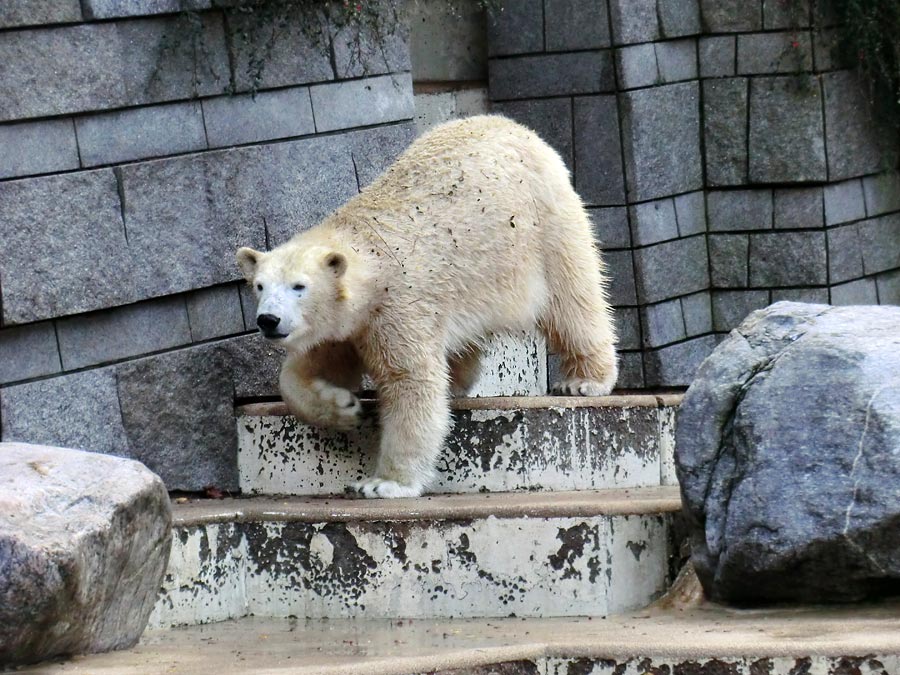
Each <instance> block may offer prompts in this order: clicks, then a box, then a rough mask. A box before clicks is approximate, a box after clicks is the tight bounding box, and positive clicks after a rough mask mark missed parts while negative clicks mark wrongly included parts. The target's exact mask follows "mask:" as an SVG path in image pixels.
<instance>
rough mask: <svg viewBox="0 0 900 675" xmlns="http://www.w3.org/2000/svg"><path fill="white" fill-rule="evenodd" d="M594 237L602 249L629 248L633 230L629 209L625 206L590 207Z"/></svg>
mask: <svg viewBox="0 0 900 675" xmlns="http://www.w3.org/2000/svg"><path fill="white" fill-rule="evenodd" d="M587 211H588V215H589V216H590V218H591V224H592V225H593V226H594V238H595V239H596V241H597V244H598V245H599V246H600V248H602V249H610V248H628V247H630V246H631V230H630V228H629V227H628V211H627V210H626V209H625V207H624V206H616V207H612V208H593V209H588V210H587Z"/></svg>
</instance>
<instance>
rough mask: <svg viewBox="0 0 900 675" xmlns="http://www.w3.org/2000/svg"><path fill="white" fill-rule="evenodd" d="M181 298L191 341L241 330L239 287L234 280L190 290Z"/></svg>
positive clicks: (241, 317)
mask: <svg viewBox="0 0 900 675" xmlns="http://www.w3.org/2000/svg"><path fill="white" fill-rule="evenodd" d="M185 301H186V303H187V315H188V320H189V321H190V328H191V339H192V340H193V341H194V342H201V341H203V340H209V339H211V338H216V337H222V336H224V335H234V334H235V333H240V332H242V331H243V330H244V315H243V312H242V308H241V298H240V291H238V286H237V285H235V284H228V285H227V286H214V287H212V288H204V289H202V290H199V291H194V292H193V293H190V294H188V296H187V298H185ZM251 325H253V324H251Z"/></svg>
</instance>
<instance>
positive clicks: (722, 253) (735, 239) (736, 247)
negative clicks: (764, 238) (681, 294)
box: [709, 234, 750, 288]
mask: <svg viewBox="0 0 900 675" xmlns="http://www.w3.org/2000/svg"><path fill="white" fill-rule="evenodd" d="M749 251H750V237H749V235H746V234H711V235H709V269H710V279H711V281H712V285H713V288H746V286H747V282H748V280H749V278H748V268H747V264H748V263H747V261H748V255H749Z"/></svg>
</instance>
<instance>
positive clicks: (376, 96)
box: [309, 73, 416, 132]
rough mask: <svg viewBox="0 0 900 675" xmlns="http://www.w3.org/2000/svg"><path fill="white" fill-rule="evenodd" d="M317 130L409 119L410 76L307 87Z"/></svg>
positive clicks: (411, 111)
mask: <svg viewBox="0 0 900 675" xmlns="http://www.w3.org/2000/svg"><path fill="white" fill-rule="evenodd" d="M309 91H310V96H311V97H312V107H313V114H314V115H315V120H316V131H318V132H323V131H335V130H337V129H349V128H352V127H362V126H368V125H372V124H384V123H385V122H397V121H399V120H407V119H412V118H413V117H414V116H415V113H416V110H415V104H414V102H413V95H412V77H411V76H410V75H409V73H405V74H399V75H385V76H381V77H372V78H367V79H363V80H352V81H349V82H334V83H331V84H320V85H316V86H314V87H310V90H309Z"/></svg>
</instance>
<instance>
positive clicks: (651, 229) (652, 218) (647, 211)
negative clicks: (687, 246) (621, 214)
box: [628, 199, 678, 246]
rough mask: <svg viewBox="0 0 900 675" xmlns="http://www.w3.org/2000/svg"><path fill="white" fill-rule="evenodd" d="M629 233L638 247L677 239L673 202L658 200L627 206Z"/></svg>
mask: <svg viewBox="0 0 900 675" xmlns="http://www.w3.org/2000/svg"><path fill="white" fill-rule="evenodd" d="M628 210H629V211H630V213H631V231H632V234H633V238H634V243H635V244H636V245H638V246H647V245H649V244H658V243H659V242H661V241H666V240H668V239H677V238H678V218H677V216H676V215H675V202H674V201H673V200H671V199H659V200H656V201H653V202H644V203H642V204H635V205H634V206H629V207H628Z"/></svg>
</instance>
